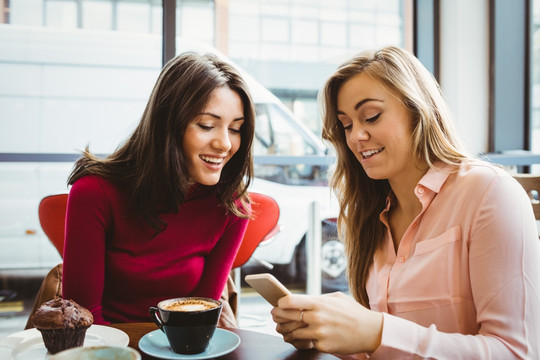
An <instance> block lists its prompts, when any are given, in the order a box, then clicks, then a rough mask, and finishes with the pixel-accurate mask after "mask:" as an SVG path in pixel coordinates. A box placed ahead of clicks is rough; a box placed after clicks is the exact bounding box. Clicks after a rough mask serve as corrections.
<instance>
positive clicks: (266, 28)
mask: <svg viewBox="0 0 540 360" xmlns="http://www.w3.org/2000/svg"><path fill="white" fill-rule="evenodd" d="M262 40H263V41H267V42H283V43H284V42H288V41H289V22H288V21H287V20H286V19H283V18H263V19H262Z"/></svg>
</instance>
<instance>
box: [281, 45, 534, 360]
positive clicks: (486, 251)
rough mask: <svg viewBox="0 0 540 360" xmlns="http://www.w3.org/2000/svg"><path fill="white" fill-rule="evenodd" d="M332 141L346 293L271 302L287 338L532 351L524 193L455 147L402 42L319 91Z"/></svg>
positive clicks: (496, 352)
mask: <svg viewBox="0 0 540 360" xmlns="http://www.w3.org/2000/svg"><path fill="white" fill-rule="evenodd" d="M321 95H322V100H323V102H324V109H323V110H324V111H323V116H324V129H323V137H324V138H325V139H327V140H329V141H330V142H331V143H332V144H333V145H334V147H335V148H336V151H337V164H336V169H335V172H334V173H333V176H332V179H331V186H332V188H333V190H334V192H335V193H336V195H337V197H338V199H339V202H340V205H341V211H340V214H339V226H340V232H341V234H342V235H343V236H342V237H343V240H344V241H345V244H346V248H347V255H348V273H349V282H350V289H351V293H352V295H353V297H354V299H353V298H351V297H348V296H346V295H344V294H341V293H335V294H330V295H322V296H314V297H313V296H305V295H291V296H287V297H284V298H282V299H281V300H280V301H279V306H278V307H276V308H274V309H273V310H272V314H273V318H274V320H275V321H276V322H277V331H278V332H280V333H281V334H282V335H283V337H284V339H285V340H286V341H288V342H290V343H292V344H294V345H295V346H296V347H297V348H299V349H303V348H310V347H316V348H317V349H319V350H321V351H325V352H331V353H335V354H342V355H354V357H355V358H363V357H365V356H367V355H369V356H370V359H405V358H406V359H409V358H410V359H413V358H414V359H417V358H429V359H514V358H520V359H538V356H539V344H540V337H539V334H540V299H539V295H540V272H539V265H538V263H539V259H540V251H539V245H540V244H539V241H538V234H537V229H536V224H535V220H534V216H533V213H532V209H531V206H530V203H529V199H528V197H527V195H526V194H525V192H524V190H523V189H522V188H521V186H520V185H519V184H518V183H517V182H516V181H515V180H514V179H513V178H512V177H511V176H509V175H508V174H507V173H506V172H505V171H504V170H502V169H500V168H498V167H496V166H493V165H491V164H488V163H486V162H482V161H479V160H477V159H474V158H473V157H471V156H468V155H467V154H466V152H465V151H464V150H463V148H462V147H461V146H460V144H459V141H458V139H457V138H456V135H455V132H454V130H453V128H452V124H451V119H450V115H449V112H448V109H447V106H446V105H445V101H444V99H443V96H442V95H441V91H440V89H439V87H438V84H437V83H436V81H435V80H434V78H433V77H432V76H431V74H430V73H429V72H428V71H427V70H426V69H425V68H424V67H423V66H422V65H421V63H420V62H419V61H418V60H417V59H416V58H415V57H414V56H413V55H411V54H410V53H408V52H406V51H404V50H402V49H400V48H396V47H387V48H383V49H381V50H379V51H376V52H365V53H362V54H360V55H358V56H357V57H354V58H353V59H351V60H350V61H348V62H346V63H345V64H343V65H342V66H341V67H339V68H338V70H337V71H336V72H335V73H334V74H333V75H332V76H331V77H330V78H329V79H328V81H327V82H326V84H325V87H324V89H323V91H322V94H321Z"/></svg>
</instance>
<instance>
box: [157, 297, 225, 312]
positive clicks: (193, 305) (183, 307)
mask: <svg viewBox="0 0 540 360" xmlns="http://www.w3.org/2000/svg"><path fill="white" fill-rule="evenodd" d="M217 306H219V304H218V303H217V302H216V303H214V302H210V301H206V300H199V299H197V300H194V299H186V300H176V301H171V302H169V303H164V304H161V308H162V309H163V310H167V311H184V312H190V311H204V310H210V309H213V308H215V307H217Z"/></svg>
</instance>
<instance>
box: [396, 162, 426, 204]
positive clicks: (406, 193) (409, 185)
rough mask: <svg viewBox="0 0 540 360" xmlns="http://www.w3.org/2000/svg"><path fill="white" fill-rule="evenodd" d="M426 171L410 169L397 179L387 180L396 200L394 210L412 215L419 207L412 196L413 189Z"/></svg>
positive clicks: (416, 199) (414, 196)
mask: <svg viewBox="0 0 540 360" xmlns="http://www.w3.org/2000/svg"><path fill="white" fill-rule="evenodd" d="M427 170H428V169H427V168H426V169H419V168H416V167H415V168H412V169H411V171H409V172H407V174H404V176H400V177H399V178H397V179H388V182H389V183H390V187H391V188H392V192H393V193H394V196H395V198H396V201H395V203H394V205H393V206H392V207H393V208H394V209H400V210H402V211H403V212H405V213H412V212H414V211H415V210H417V209H418V206H421V204H420V202H419V200H418V198H417V197H416V195H415V194H414V188H415V187H416V185H417V184H418V182H419V181H420V179H421V178H422V177H423V176H424V175H425V173H426V172H427Z"/></svg>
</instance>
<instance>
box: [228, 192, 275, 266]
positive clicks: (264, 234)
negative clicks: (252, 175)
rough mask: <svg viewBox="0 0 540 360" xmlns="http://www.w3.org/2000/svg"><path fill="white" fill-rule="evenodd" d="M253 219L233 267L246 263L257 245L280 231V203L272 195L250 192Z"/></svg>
mask: <svg viewBox="0 0 540 360" xmlns="http://www.w3.org/2000/svg"><path fill="white" fill-rule="evenodd" d="M249 196H250V197H251V214H252V215H251V219H250V220H249V223H248V226H247V229H246V233H245V235H244V239H243V240H242V245H240V249H239V250H238V253H237V254H236V258H235V259H234V263H233V269H236V268H239V267H241V266H242V265H244V264H245V263H246V262H247V261H248V260H249V259H250V257H251V255H252V254H253V252H254V251H255V249H256V248H257V246H259V244H260V243H262V242H267V241H269V240H271V238H272V237H273V236H274V235H276V234H277V233H278V232H279V225H278V220H279V205H278V204H277V202H276V200H274V199H273V198H272V197H270V196H268V195H264V194H259V193H255V192H250V193H249Z"/></svg>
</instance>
